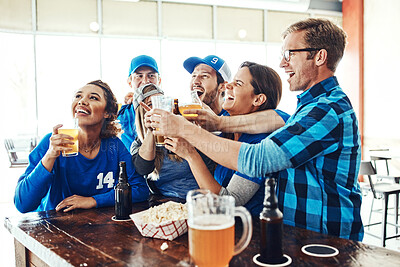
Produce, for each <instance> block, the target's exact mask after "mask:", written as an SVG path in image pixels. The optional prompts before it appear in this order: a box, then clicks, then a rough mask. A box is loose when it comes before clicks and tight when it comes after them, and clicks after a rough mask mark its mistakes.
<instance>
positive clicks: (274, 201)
mask: <svg viewBox="0 0 400 267" xmlns="http://www.w3.org/2000/svg"><path fill="white" fill-rule="evenodd" d="M263 204H264V207H266V208H269V209H277V208H278V198H277V197H276V193H275V179H274V178H268V179H266V180H265V197H264V203H263Z"/></svg>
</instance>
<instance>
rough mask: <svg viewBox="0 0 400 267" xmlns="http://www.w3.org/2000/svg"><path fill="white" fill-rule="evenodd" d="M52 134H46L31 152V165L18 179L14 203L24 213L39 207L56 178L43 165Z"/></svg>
mask: <svg viewBox="0 0 400 267" xmlns="http://www.w3.org/2000/svg"><path fill="white" fill-rule="evenodd" d="M50 136H51V134H48V135H46V136H45V137H44V138H43V139H42V140H41V141H40V143H39V144H38V146H37V147H36V148H35V149H34V150H33V151H32V152H31V153H30V154H29V165H28V167H27V168H26V170H25V172H24V174H22V175H21V177H20V178H19V179H18V183H17V187H16V189H15V195H14V204H15V207H16V208H17V209H18V211H20V212H22V213H25V212H29V211H34V210H36V209H37V208H38V207H39V205H40V203H41V201H42V199H43V198H44V197H45V196H46V194H47V192H48V191H49V188H50V185H51V182H52V180H53V178H54V173H50V172H48V171H47V170H46V168H45V167H44V166H43V165H42V158H43V157H44V155H45V154H46V152H47V150H48V148H49V142H50V141H49V138H50Z"/></svg>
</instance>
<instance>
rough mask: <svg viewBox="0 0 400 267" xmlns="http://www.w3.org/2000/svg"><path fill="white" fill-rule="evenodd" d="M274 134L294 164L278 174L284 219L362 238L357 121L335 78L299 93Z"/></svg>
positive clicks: (302, 225) (287, 221)
mask: <svg viewBox="0 0 400 267" xmlns="http://www.w3.org/2000/svg"><path fill="white" fill-rule="evenodd" d="M270 138H271V140H272V141H274V142H275V143H276V144H277V145H278V146H279V147H280V148H281V149H282V150H283V151H284V152H285V154H286V155H287V156H288V157H289V158H290V161H291V163H292V164H293V168H290V169H287V170H283V171H280V172H279V174H278V177H279V179H278V184H277V191H278V193H277V194H278V200H279V205H280V209H281V210H282V212H283V218H284V222H285V223H286V224H289V225H293V226H298V227H302V228H307V229H310V230H314V231H317V232H321V233H326V234H330V235H335V236H339V237H342V238H347V239H352V240H362V238H363V235H364V230H363V225H362V221H361V215H360V209H361V197H362V196H361V190H360V186H359V184H358V181H357V176H358V170H359V165H360V160H361V148H360V136H359V132H358V123H357V118H356V115H355V113H354V110H353V108H352V106H351V103H350V100H349V99H348V98H347V96H346V94H345V93H344V92H343V91H342V89H341V88H340V86H339V84H338V82H337V79H336V77H330V78H328V79H326V80H324V81H322V82H320V83H319V84H317V85H315V86H313V87H311V88H310V89H309V90H307V91H305V92H303V93H302V94H300V95H299V96H298V105H297V109H296V112H295V114H294V115H292V116H291V117H290V118H289V120H288V121H287V122H286V125H285V126H284V127H282V128H281V129H279V130H278V131H276V132H274V133H273V134H271V135H270Z"/></svg>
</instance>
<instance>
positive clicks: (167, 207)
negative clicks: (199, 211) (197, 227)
mask: <svg viewBox="0 0 400 267" xmlns="http://www.w3.org/2000/svg"><path fill="white" fill-rule="evenodd" d="M187 214H188V211H187V207H186V205H184V204H181V203H177V202H173V201H168V202H167V203H164V204H162V205H159V206H155V207H151V208H150V209H148V210H147V212H146V213H145V214H143V216H142V220H143V222H145V223H154V224H160V223H162V222H166V221H177V220H186V219H187Z"/></svg>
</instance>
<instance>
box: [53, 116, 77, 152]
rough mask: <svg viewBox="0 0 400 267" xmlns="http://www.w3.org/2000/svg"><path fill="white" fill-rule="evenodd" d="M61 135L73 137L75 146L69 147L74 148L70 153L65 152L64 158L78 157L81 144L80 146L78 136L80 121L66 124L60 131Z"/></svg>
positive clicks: (75, 120)
mask: <svg viewBox="0 0 400 267" xmlns="http://www.w3.org/2000/svg"><path fill="white" fill-rule="evenodd" d="M58 133H59V134H66V135H69V136H72V138H73V140H71V141H72V142H74V144H73V145H68V147H70V148H72V150H70V151H63V152H62V155H63V157H73V156H77V155H78V152H79V144H78V134H79V127H78V120H77V119H74V120H73V121H72V122H67V123H64V124H63V126H62V127H61V128H60V129H58Z"/></svg>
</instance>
